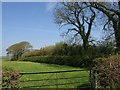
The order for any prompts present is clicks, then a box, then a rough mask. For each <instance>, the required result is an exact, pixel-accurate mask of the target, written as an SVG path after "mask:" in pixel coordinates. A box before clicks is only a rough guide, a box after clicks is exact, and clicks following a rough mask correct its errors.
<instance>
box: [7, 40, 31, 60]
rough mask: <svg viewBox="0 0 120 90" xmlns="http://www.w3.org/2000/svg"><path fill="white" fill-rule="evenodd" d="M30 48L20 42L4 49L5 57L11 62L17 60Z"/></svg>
mask: <svg viewBox="0 0 120 90" xmlns="http://www.w3.org/2000/svg"><path fill="white" fill-rule="evenodd" d="M31 48H32V46H31V45H30V43H29V42H25V41H24V42H20V43H17V44H14V45H11V46H10V47H8V48H7V49H6V51H7V55H8V57H9V59H11V60H17V59H18V58H19V57H21V55H22V54H23V53H25V52H28V51H30V49H31Z"/></svg>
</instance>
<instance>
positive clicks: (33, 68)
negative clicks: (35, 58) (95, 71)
mask: <svg viewBox="0 0 120 90" xmlns="http://www.w3.org/2000/svg"><path fill="white" fill-rule="evenodd" d="M2 68H3V70H4V69H5V68H13V69H15V70H17V71H18V72H20V73H21V72H23V73H26V72H31V73H35V72H53V71H66V70H83V69H81V68H75V67H69V66H61V65H54V64H44V63H34V62H25V61H8V60H5V59H4V60H2ZM70 77H81V78H71V79H67V80H63V79H58V80H57V81H56V80H49V79H54V78H70ZM41 79H45V81H44V80H43V81H39V80H41ZM30 80H33V81H34V82H33V81H30ZM35 80H36V81H35ZM20 81H22V82H20V84H19V86H20V87H34V86H40V85H51V84H56V83H57V84H63V83H74V84H70V85H61V86H57V87H58V88H76V87H77V86H81V85H83V84H89V71H79V72H66V73H58V74H41V75H40V74H36V75H35V74H34V75H31V74H27V75H22V76H21V78H20ZM25 81H28V82H25ZM75 82H80V83H76V84H75ZM55 87H56V86H49V87H48V86H46V87H45V88H55ZM42 88H44V87H42Z"/></svg>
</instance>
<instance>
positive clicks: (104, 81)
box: [95, 55, 120, 90]
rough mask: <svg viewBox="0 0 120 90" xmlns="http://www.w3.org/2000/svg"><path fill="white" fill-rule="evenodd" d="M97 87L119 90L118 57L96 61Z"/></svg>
mask: <svg viewBox="0 0 120 90" xmlns="http://www.w3.org/2000/svg"><path fill="white" fill-rule="evenodd" d="M95 69H96V72H97V77H96V82H97V87H103V88H110V89H111V90H113V89H115V88H120V86H119V85H120V55H116V56H111V57H108V58H99V59H97V62H96V66H95Z"/></svg>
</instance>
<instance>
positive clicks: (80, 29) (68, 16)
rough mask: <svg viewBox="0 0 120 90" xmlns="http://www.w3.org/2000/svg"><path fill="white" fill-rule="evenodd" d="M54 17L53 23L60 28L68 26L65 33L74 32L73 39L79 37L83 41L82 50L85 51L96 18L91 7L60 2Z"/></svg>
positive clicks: (84, 4)
mask: <svg viewBox="0 0 120 90" xmlns="http://www.w3.org/2000/svg"><path fill="white" fill-rule="evenodd" d="M54 15H55V23H57V24H59V25H60V26H61V27H63V26H65V25H69V29H68V30H67V33H69V32H72V31H74V37H76V36H78V35H79V36H80V37H81V39H82V41H83V47H84V49H85V50H87V48H88V45H89V37H90V33H91V30H92V25H93V22H94V20H95V16H96V13H95V11H94V9H93V7H91V6H88V3H83V2H62V3H59V4H58V6H57V7H56V9H55V12H54Z"/></svg>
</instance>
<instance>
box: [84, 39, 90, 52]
mask: <svg viewBox="0 0 120 90" xmlns="http://www.w3.org/2000/svg"><path fill="white" fill-rule="evenodd" d="M88 45H89V42H88V39H83V48H84V50H85V51H87V50H88Z"/></svg>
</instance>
